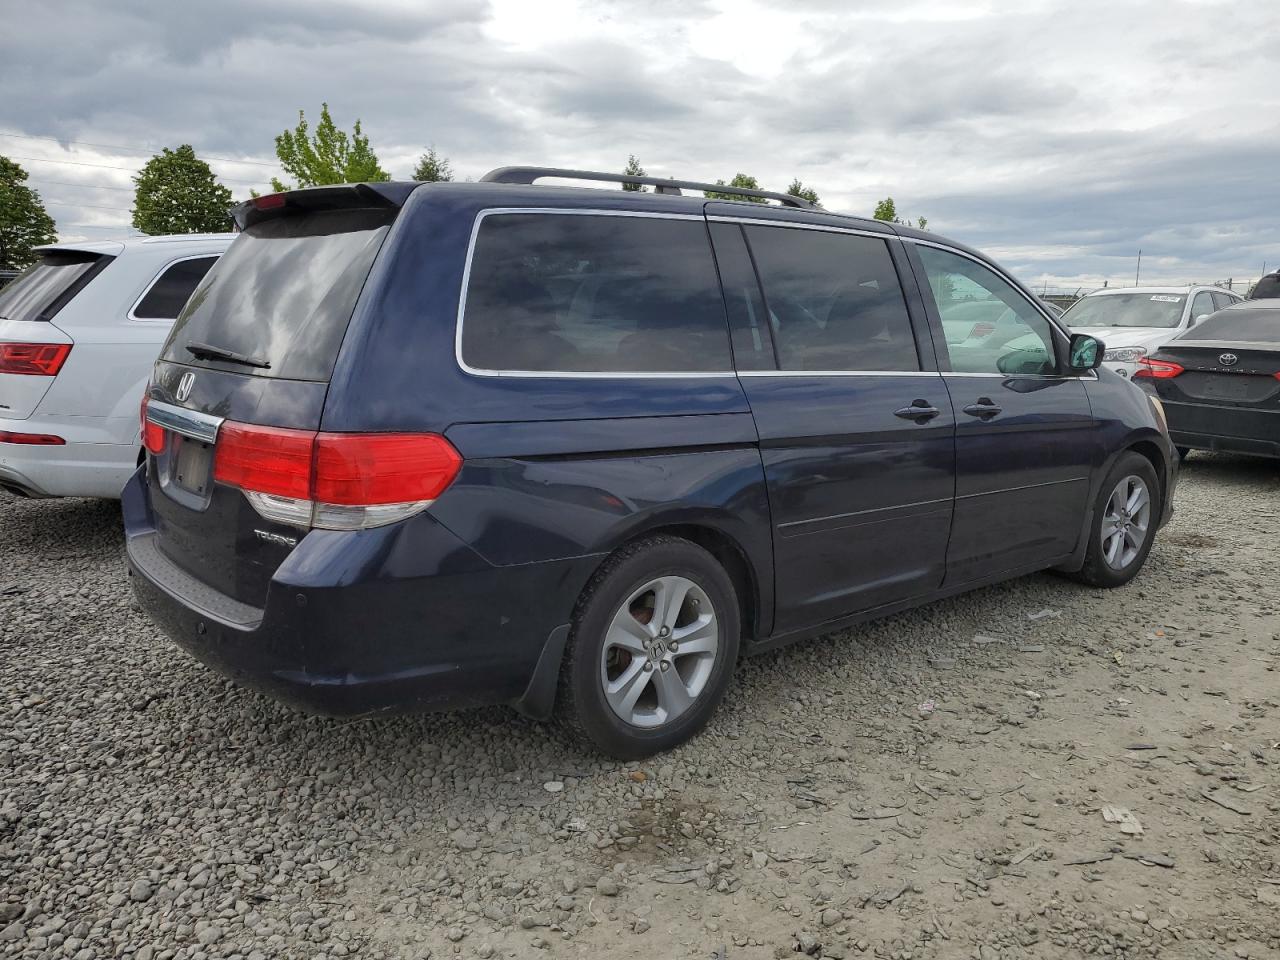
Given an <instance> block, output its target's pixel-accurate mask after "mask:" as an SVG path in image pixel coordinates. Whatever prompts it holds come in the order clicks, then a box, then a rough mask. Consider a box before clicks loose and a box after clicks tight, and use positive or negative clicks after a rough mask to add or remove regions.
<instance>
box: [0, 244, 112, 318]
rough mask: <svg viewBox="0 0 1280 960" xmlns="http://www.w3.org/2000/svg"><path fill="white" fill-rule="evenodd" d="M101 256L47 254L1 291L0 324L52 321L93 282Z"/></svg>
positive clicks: (54, 251) (72, 253)
mask: <svg viewBox="0 0 1280 960" xmlns="http://www.w3.org/2000/svg"><path fill="white" fill-rule="evenodd" d="M101 259H103V255H102V254H100V253H84V252H82V251H79V250H48V251H45V252H44V253H42V254H40V259H39V260H37V261H36V262H35V263H33V264H32V265H31V266H29V267H27V269H26V270H24V271H23V272H22V273H20V274H19V275H18V278H17V279H16V280H14V281H13V283H11V284H9V285H8V286H7V287H4V288H3V289H0V320H52V319H53V317H54V314H56V313H57V312H58V311H59V310H61V309H62V308H63V307H64V306H65V305H66V304H67V303H68V302H69V301H70V300H71V298H72V297H73V296H75V295H76V293H78V292H79V290H80V287H82V286H84V284H85V283H87V282H88V281H89V279H90V276H89V271H91V270H92V269H93V268H94V265H95V264H97V262H98V261H99V260H101Z"/></svg>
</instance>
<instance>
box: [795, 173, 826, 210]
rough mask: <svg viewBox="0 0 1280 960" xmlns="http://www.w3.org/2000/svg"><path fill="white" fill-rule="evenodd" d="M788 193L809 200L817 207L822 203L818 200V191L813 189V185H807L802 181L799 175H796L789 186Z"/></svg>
mask: <svg viewBox="0 0 1280 960" xmlns="http://www.w3.org/2000/svg"><path fill="white" fill-rule="evenodd" d="M787 193H789V194H791V196H793V197H799V198H800V199H801V200H808V201H809V202H810V203H812V204H813V205H814V206H815V207H816V206H821V203H819V201H818V191H817V190H815V189H813V187H806V186H805V185H804V184H803V183H801V182H800V178H799V177H796V178H795V179H794V180H792V181H791V186H789V187H787Z"/></svg>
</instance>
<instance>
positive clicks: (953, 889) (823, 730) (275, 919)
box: [0, 455, 1280, 960]
mask: <svg viewBox="0 0 1280 960" xmlns="http://www.w3.org/2000/svg"><path fill="white" fill-rule="evenodd" d="M1177 502H1178V515H1177V517H1176V519H1175V520H1174V522H1173V523H1172V524H1171V525H1170V526H1169V527H1168V528H1167V529H1166V531H1165V532H1164V533H1163V535H1162V536H1161V537H1160V539H1159V541H1158V543H1157V546H1156V549H1155V551H1154V552H1153V554H1152V556H1151V559H1150V561H1149V565H1148V569H1147V570H1146V571H1145V572H1144V573H1143V574H1142V576H1141V577H1140V578H1139V579H1138V580H1137V581H1136V582H1135V583H1134V584H1132V585H1130V586H1129V587H1127V588H1124V589H1121V590H1117V591H1102V590H1094V589H1088V588H1084V587H1080V586H1078V585H1076V584H1074V583H1071V582H1069V581H1066V580H1064V579H1061V578H1058V577H1055V576H1051V575H1044V576H1037V577H1031V578H1026V579H1023V580H1019V581H1015V582H1012V583H1007V584H1004V585H1001V586H997V587H993V588H990V589H985V590H982V591H979V592H977V593H973V594H970V595H967V596H964V597H959V598H956V599H953V600H950V601H946V602H943V603H940V604H935V605H932V606H929V607H926V608H922V609H920V610H917V611H914V612H911V613H908V614H903V615H900V616H896V617H893V618H891V619H888V620H884V621H881V622H878V623H874V624H871V625H868V626H865V627H860V628H858V629H856V630H853V631H847V632H844V633H841V634H838V635H834V636H831V637H828V638H824V639H822V640H819V641H815V642H813V643H809V644H805V645H801V646H797V647H792V648H789V649H786V650H782V651H778V652H775V653H771V654H767V655H763V656H760V657H757V658H753V659H749V660H746V661H744V662H743V664H742V665H741V668H740V670H739V673H738V677H737V678H736V680H735V682H734V684H733V687H732V688H731V691H730V694H729V697H728V700H727V702H726V703H725V705H724V707H723V708H722V709H721V710H720V712H719V713H718V715H717V717H716V719H715V720H714V722H713V723H712V725H711V727H710V729H709V730H708V731H707V732H706V733H705V734H704V735H703V736H701V737H700V738H698V739H697V740H696V741H694V742H692V743H690V744H688V745H686V746H684V747H682V748H680V749H679V750H677V751H675V752H673V753H671V754H669V755H666V756H663V757H658V758H655V759H653V760H651V761H647V762H643V763H638V764H617V763H612V762H608V761H603V760H601V759H600V758H598V757H597V756H594V755H592V754H590V753H588V752H587V751H586V750H585V749H583V748H581V747H579V746H577V745H574V744H567V743H564V742H563V741H562V740H561V739H559V734H558V733H557V732H556V730H555V729H554V728H551V727H548V726H545V725H542V724H537V723H533V722H530V721H527V720H523V719H520V718H517V717H515V716H514V715H512V714H510V713H509V712H507V711H505V710H498V709H494V710H484V711H473V712H468V713H463V714H455V715H445V716H428V717H413V718H401V719H389V720H382V721H377V722H362V723H349V724H337V723H334V722H331V721H323V720H316V719H312V718H306V717H302V716H300V715H298V714H296V713H294V712H292V711H291V710H289V709H287V708H285V707H281V706H278V705H276V704H274V703H273V702H271V701H269V700H267V699H265V698H262V697H260V696H258V695H256V694H252V693H248V692H245V691H243V690H240V689H238V688H235V687H233V686H231V685H229V684H227V683H225V682H224V681H223V680H222V679H221V678H218V677H217V676H215V675H214V674H212V673H210V672H208V671H206V670H205V669H204V668H202V667H200V666H199V665H197V664H195V663H193V662H192V661H190V660H189V659H187V658H186V657H185V656H181V655H179V654H177V653H175V652H174V651H173V650H172V648H171V647H170V645H169V643H168V642H167V641H166V640H165V639H164V638H163V637H162V636H161V635H160V634H159V633H158V631H156V630H155V628H154V627H152V626H151V625H150V624H149V623H148V622H147V621H146V620H145V618H144V617H143V616H142V615H141V614H140V613H139V612H138V611H137V610H136V608H135V607H134V605H133V604H132V601H131V598H130V597H129V594H128V592H127V590H126V589H125V587H124V573H123V565H122V559H121V545H120V535H119V528H118V521H117V520H116V518H115V514H114V512H113V510H112V509H111V508H110V507H109V506H103V505H96V504H92V503H88V502H71V501H64V502H45V503H37V502H24V501H17V500H4V501H0V543H3V544H4V552H5V555H6V556H7V557H9V558H12V559H11V560H10V562H9V563H8V565H7V567H6V569H5V571H4V572H3V573H0V642H2V644H3V646H0V697H2V699H0V711H3V712H4V714H5V717H4V722H3V725H0V957H75V958H79V960H90V958H96V957H135V958H138V960H167V958H190V960H196V958H202V957H208V958H213V957H227V958H229V957H245V958H248V957H254V958H267V957H291V958H292V957H304V958H310V957H341V956H355V957H375V958H407V960H421V958H425V957H434V958H442V957H453V956H459V957H464V958H466V957H483V958H488V957H530V956H534V957H538V956H545V957H549V958H551V957H566V958H572V957H610V958H637V960H639V958H645V960H652V958H654V957H663V958H665V957H673V958H685V957H688V958H721V960H738V958H742V960H748V958H760V960H764V958H779V957H782V958H785V957H802V956H810V957H835V958H839V957H845V958H856V957H863V956H865V957H878V958H904V960H906V958H910V960H925V958H950V957H966V958H967V957H974V958H979V960H990V958H1005V960H1008V958H1023V957H1026V958H1058V957H1063V958H1066V957H1079V956H1082V955H1102V956H1114V957H1157V956H1158V957H1171V958H1177V957H1188V958H1220V957H1258V958H1261V957H1269V956H1277V955H1280V847H1278V842H1280V776H1278V771H1280V686H1278V685H1277V677H1278V675H1277V672H1276V668H1277V665H1280V590H1277V584H1276V563H1275V556H1276V548H1275V545H1276V543H1277V542H1278V541H1280V468H1278V467H1277V466H1276V465H1275V464H1273V463H1267V462H1263V461H1249V460H1243V459H1233V458H1226V457H1208V456H1205V455H1196V456H1193V458H1192V459H1191V460H1190V461H1188V463H1187V464H1186V466H1185V470H1184V476H1183V482H1182V486H1181V488H1180V490H1179V496H1178V501H1177Z"/></svg>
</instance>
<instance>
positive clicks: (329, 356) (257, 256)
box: [161, 209, 396, 381]
mask: <svg viewBox="0 0 1280 960" xmlns="http://www.w3.org/2000/svg"><path fill="white" fill-rule="evenodd" d="M395 213H396V211H394V210H366V209H358V210H328V211H322V212H316V213H308V214H303V215H301V216H281V217H273V218H271V219H269V220H263V221H261V222H260V223H256V224H254V225H253V226H251V227H249V229H247V230H246V231H245V232H244V233H242V234H240V236H238V237H236V239H235V240H234V241H233V242H232V244H231V246H230V247H228V248H227V252H226V253H224V254H223V255H222V258H221V259H220V260H219V261H218V262H217V263H216V264H215V265H214V266H213V268H212V269H211V270H210V271H209V273H208V274H207V275H206V276H205V278H204V280H203V281H202V282H201V283H200V285H199V286H198V287H197V288H196V290H195V293H193V294H192V295H191V299H190V300H189V301H188V302H187V305H186V307H185V308H184V309H183V311H182V313H181V314H180V315H179V317H178V321H177V323H176V324H174V328H173V332H172V333H171V334H170V335H169V339H168V341H167V342H166V343H165V347H164V352H163V353H162V355H161V356H162V358H163V359H165V360H170V361H173V362H174V363H185V364H192V365H196V366H207V367H212V368H215V369H219V370H233V371H235V372H237V373H245V374H253V375H255V376H265V377H277V378H280V379H285V380H319V381H325V380H328V379H329V377H330V376H332V374H333V365H334V363H335V361H336V360H337V357H338V349H339V347H341V345H342V338H343V336H344V335H345V334H346V331H347V325H348V323H349V322H350V321H351V314H352V312H353V311H354V310H355V305H356V300H357V299H358V298H359V296H360V291H361V290H362V289H363V288H364V282H365V280H366V279H367V278H368V276H369V270H370V269H371V268H372V266H373V260H374V258H375V257H376V256H377V255H378V250H379V249H380V248H381V246H382V241H383V239H384V238H385V237H386V235H387V231H388V230H389V229H390V227H391V221H392V220H393V219H394V218H395ZM208 348H212V350H210V349H208ZM219 354H224V355H225V354H230V355H232V356H238V357H240V358H243V359H245V360H249V361H252V362H251V363H238V362H234V361H232V360H228V359H224V358H223V357H222V356H219Z"/></svg>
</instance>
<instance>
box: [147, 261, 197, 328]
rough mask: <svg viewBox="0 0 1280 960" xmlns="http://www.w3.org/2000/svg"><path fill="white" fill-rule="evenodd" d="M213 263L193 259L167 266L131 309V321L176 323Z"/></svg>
mask: <svg viewBox="0 0 1280 960" xmlns="http://www.w3.org/2000/svg"><path fill="white" fill-rule="evenodd" d="M217 260H218V258H217V257H193V258H191V259H189V260H179V261H178V262H177V263H172V264H170V265H169V266H168V267H166V268H165V270H164V272H163V273H161V274H160V276H159V277H157V278H156V282H155V283H153V284H152V285H151V289H150V290H148V291H147V292H146V293H145V294H143V297H142V299H141V300H139V301H138V305H137V306H136V307H134V308H133V316H134V318H135V319H137V320H176V319H177V317H178V314H180V313H181V312H182V308H183V306H185V305H186V302H187V300H188V299H190V297H191V294H192V292H193V291H194V290H195V288H196V287H197V286H199V285H200V281H201V280H203V279H204V275H205V274H206V273H208V272H209V268H210V267H212V266H213V265H214V264H215V263H216V262H217Z"/></svg>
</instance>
